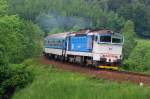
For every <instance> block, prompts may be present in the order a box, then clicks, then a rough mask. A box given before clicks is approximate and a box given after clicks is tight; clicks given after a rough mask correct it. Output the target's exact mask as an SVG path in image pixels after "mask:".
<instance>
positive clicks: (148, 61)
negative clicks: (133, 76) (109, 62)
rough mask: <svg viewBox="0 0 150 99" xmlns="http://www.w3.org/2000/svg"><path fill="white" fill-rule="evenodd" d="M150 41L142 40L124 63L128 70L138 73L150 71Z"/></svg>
mask: <svg viewBox="0 0 150 99" xmlns="http://www.w3.org/2000/svg"><path fill="white" fill-rule="evenodd" d="M149 45H150V41H148V40H140V41H138V44H137V46H136V47H135V48H134V49H133V51H132V53H131V54H130V56H129V58H128V59H127V60H125V61H124V64H126V68H127V69H130V70H136V71H149V70H150V46H149Z"/></svg>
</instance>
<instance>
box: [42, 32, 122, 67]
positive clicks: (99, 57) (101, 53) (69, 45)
mask: <svg viewBox="0 0 150 99" xmlns="http://www.w3.org/2000/svg"><path fill="white" fill-rule="evenodd" d="M122 45H123V37H122V35H120V34H118V33H114V32H113V31H111V30H81V31H79V32H72V33H58V34H51V35H49V36H47V37H46V38H45V46H44V54H45V55H46V56H48V57H51V58H53V59H59V60H65V61H68V62H75V63H80V64H84V65H92V66H96V67H101V68H105V67H106V66H107V67H108V68H109V67H111V66H115V65H118V64H120V62H121V60H122V56H123V55H122ZM107 67H106V68H107Z"/></svg>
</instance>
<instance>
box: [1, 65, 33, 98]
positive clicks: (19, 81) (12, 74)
mask: <svg viewBox="0 0 150 99" xmlns="http://www.w3.org/2000/svg"><path fill="white" fill-rule="evenodd" d="M32 79H33V74H32V73H31V72H30V71H28V70H26V69H25V68H24V66H23V65H22V66H21V65H20V66H19V68H10V67H9V66H0V99H7V98H10V96H11V95H12V94H13V93H14V91H15V90H18V89H20V88H23V87H25V85H27V84H28V83H29V82H31V81H32Z"/></svg>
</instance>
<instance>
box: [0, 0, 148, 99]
mask: <svg viewBox="0 0 150 99" xmlns="http://www.w3.org/2000/svg"><path fill="white" fill-rule="evenodd" d="M84 28H92V29H111V30H113V31H115V32H119V33H122V34H123V35H124V38H125V42H124V48H123V53H124V60H123V69H126V70H131V71H138V72H148V73H150V66H149V65H150V61H149V60H150V41H149V39H150V0H0V99H1V98H2V99H7V98H10V97H11V95H12V93H14V92H15V90H17V89H20V88H23V87H25V86H26V85H27V84H28V83H30V82H32V80H33V78H34V74H33V73H32V72H31V71H29V70H27V69H25V68H26V65H27V64H24V63H23V62H24V61H25V60H27V59H34V58H37V57H40V56H41V54H42V47H43V46H42V45H43V40H44V37H45V36H46V35H48V34H51V33H59V32H64V31H76V30H79V29H84Z"/></svg>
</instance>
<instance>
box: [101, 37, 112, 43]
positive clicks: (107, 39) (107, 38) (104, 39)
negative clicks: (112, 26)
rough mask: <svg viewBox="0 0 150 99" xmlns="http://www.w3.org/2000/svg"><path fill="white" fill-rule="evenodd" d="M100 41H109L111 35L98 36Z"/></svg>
mask: <svg viewBox="0 0 150 99" xmlns="http://www.w3.org/2000/svg"><path fill="white" fill-rule="evenodd" d="M100 42H101V43H111V36H100Z"/></svg>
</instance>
